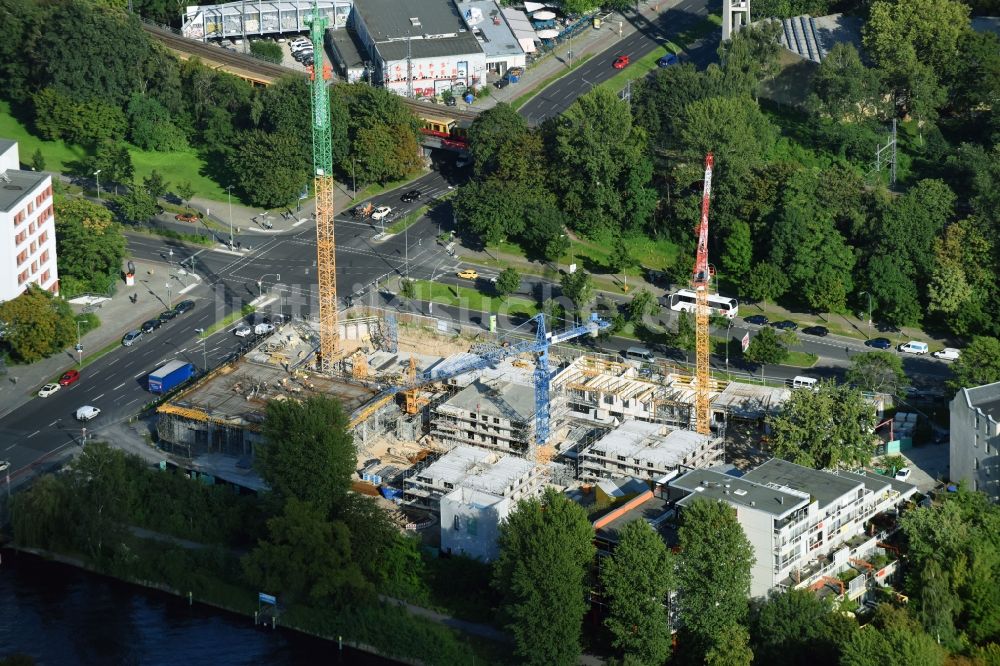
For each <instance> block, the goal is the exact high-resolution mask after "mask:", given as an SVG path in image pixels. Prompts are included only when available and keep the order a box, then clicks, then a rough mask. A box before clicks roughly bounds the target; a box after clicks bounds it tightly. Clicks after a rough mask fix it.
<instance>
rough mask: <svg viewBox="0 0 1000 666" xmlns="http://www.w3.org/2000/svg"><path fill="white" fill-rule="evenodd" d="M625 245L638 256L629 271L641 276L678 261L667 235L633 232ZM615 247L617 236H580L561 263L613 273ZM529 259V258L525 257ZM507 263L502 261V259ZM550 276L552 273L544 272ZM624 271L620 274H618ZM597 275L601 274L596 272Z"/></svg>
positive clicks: (512, 250) (509, 247)
mask: <svg viewBox="0 0 1000 666" xmlns="http://www.w3.org/2000/svg"><path fill="white" fill-rule="evenodd" d="M492 247H495V248H496V249H497V250H499V251H500V252H504V253H507V254H513V255H516V256H518V257H522V258H524V257H525V254H524V250H522V249H521V247H520V246H518V245H517V244H515V243H511V242H509V241H504V242H502V243H500V244H499V245H497V246H492ZM625 247H626V248H627V249H628V251H629V254H630V255H631V256H632V257H633V258H634V259H635V260H636V262H637V265H636V266H633V267H631V268H629V269H628V270H627V271H625V272H626V273H627V274H628V275H632V276H641V275H642V274H643V269H644V268H651V269H653V270H658V271H662V270H666V269H668V268H670V267H671V266H673V265H674V263H675V262H676V261H677V246H676V245H674V244H673V243H672V242H670V241H669V240H667V239H654V238H647V237H645V236H631V237H629V238H626V239H625ZM612 250H613V239H612V238H611V236H610V234H609V235H608V236H607V237H601V238H596V239H593V240H591V239H587V238H580V239H577V240H574V241H573V242H572V243H571V244H570V247H569V251H567V252H566V254H564V255H563V256H561V257H560V258H559V264H560V265H564V264H574V263H575V264H577V265H578V266H580V267H581V268H584V269H586V270H587V271H589V272H591V273H598V272H599V273H610V270H609V269H608V258H609V257H610V256H611V253H612ZM525 260H526V261H527V259H525ZM500 263H501V264H502V263H503V262H502V261H501V262H500ZM544 275H546V276H548V273H547V272H546V273H544ZM616 275H620V274H616ZM595 277H597V276H595Z"/></svg>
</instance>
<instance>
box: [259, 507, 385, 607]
mask: <svg viewBox="0 0 1000 666" xmlns="http://www.w3.org/2000/svg"><path fill="white" fill-rule="evenodd" d="M267 530H268V539H267V540H266V541H265V540H261V541H259V542H258V543H257V547H256V548H254V549H253V551H251V552H250V553H249V554H248V555H246V556H245V557H244V558H243V570H244V572H245V574H246V577H247V580H249V581H250V583H251V584H252V585H254V586H256V587H257V589H259V590H262V591H265V592H268V593H270V594H274V595H277V596H280V597H281V598H282V599H284V600H286V602H294V601H311V602H314V603H316V602H320V603H323V602H330V601H336V602H337V603H340V604H343V603H349V602H350V601H353V600H355V599H358V598H361V597H364V596H367V595H370V594H371V593H372V591H373V590H372V588H371V585H370V584H369V583H368V582H367V581H366V580H365V578H364V576H363V575H362V574H361V570H360V569H359V568H358V565H357V563H355V562H353V561H352V559H351V535H350V532H349V531H348V529H347V526H346V525H344V523H342V522H340V521H334V522H330V521H329V520H328V519H327V517H326V511H325V510H324V509H323V508H321V507H317V506H315V505H314V504H312V503H311V502H306V501H302V500H299V499H297V498H295V497H289V498H288V500H287V501H286V502H285V506H284V511H283V513H282V514H281V515H280V516H275V517H274V518H271V519H270V520H268V521H267Z"/></svg>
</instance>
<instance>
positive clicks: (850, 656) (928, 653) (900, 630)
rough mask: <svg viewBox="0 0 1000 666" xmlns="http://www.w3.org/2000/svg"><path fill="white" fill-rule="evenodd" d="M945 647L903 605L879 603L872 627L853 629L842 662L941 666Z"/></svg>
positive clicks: (853, 665) (861, 665)
mask: <svg viewBox="0 0 1000 666" xmlns="http://www.w3.org/2000/svg"><path fill="white" fill-rule="evenodd" d="M944 657H945V651H944V649H943V648H941V647H940V646H939V645H937V643H935V642H934V638H932V637H931V636H928V635H927V633H925V632H924V631H923V630H922V629H921V627H920V625H919V624H917V623H916V622H915V621H913V619H912V618H910V617H908V616H907V613H906V610H905V609H901V608H899V609H897V608H893V607H892V606H890V605H889V604H880V605H879V607H878V608H877V609H876V610H875V619H874V621H873V622H872V623H871V630H865V631H855V632H854V633H853V634H851V637H850V638H849V639H848V640H847V642H846V643H845V644H844V646H843V656H842V657H841V660H840V663H841V664H842V665H843V666H871V665H872V664H879V665H880V666H941V664H943V663H944Z"/></svg>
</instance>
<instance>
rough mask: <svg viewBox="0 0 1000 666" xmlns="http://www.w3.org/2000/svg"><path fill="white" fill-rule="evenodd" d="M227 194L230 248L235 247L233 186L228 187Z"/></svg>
mask: <svg viewBox="0 0 1000 666" xmlns="http://www.w3.org/2000/svg"><path fill="white" fill-rule="evenodd" d="M226 192H227V193H228V194H229V248H230V249H232V247H233V186H232V185H228V186H227V187H226Z"/></svg>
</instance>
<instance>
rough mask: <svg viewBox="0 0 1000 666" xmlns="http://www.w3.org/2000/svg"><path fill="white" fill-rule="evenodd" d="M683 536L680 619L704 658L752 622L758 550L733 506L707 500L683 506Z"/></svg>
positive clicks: (681, 545)
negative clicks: (736, 629)
mask: <svg viewBox="0 0 1000 666" xmlns="http://www.w3.org/2000/svg"><path fill="white" fill-rule="evenodd" d="M678 537H679V539H680V547H681V549H680V554H679V555H678V557H677V559H678V564H677V589H678V599H677V610H678V615H679V618H680V620H681V623H682V624H683V626H684V629H685V631H687V632H689V634H690V635H691V637H692V638H693V639H694V643H695V645H696V646H697V647H698V648H699V649H700V650H701V651H702V653H703V654H704V653H707V652H708V650H710V649H711V648H712V647H713V646H715V645H716V644H718V643H720V642H722V641H723V639H724V634H725V633H726V632H727V631H729V630H730V629H731V627H732V625H733V624H741V623H742V622H744V621H745V619H746V617H747V612H748V605H747V599H748V597H749V595H750V568H751V567H752V566H753V564H754V561H755V558H754V554H753V547H752V546H751V545H750V542H749V541H748V540H747V537H746V535H745V534H744V533H743V528H742V527H740V524H739V522H738V521H737V520H736V513H735V512H734V511H733V509H732V508H731V507H730V506H729V505H728V504H725V503H724V502H715V501H708V500H704V499H698V500H695V501H694V502H692V503H691V504H689V505H687V506H685V507H684V511H683V513H682V514H681V527H680V530H679V531H678ZM719 562H725V563H726V566H719V565H718V563H719Z"/></svg>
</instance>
